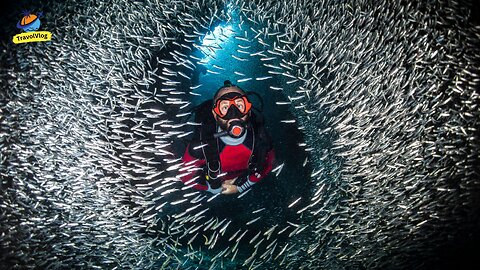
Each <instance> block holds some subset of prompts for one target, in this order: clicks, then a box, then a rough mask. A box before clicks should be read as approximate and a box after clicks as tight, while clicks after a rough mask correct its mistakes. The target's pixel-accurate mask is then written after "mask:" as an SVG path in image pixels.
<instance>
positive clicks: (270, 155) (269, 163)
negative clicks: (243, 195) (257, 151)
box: [249, 148, 275, 183]
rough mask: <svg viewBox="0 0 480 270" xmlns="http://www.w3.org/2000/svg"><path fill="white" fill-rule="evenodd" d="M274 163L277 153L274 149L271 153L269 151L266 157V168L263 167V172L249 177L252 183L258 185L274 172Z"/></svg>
mask: <svg viewBox="0 0 480 270" xmlns="http://www.w3.org/2000/svg"><path fill="white" fill-rule="evenodd" d="M274 161H275V151H274V150H273V148H272V149H271V150H270V151H268V153H267V156H266V157H265V166H264V167H263V170H262V171H261V172H257V173H253V174H251V175H250V177H249V179H250V181H252V182H255V183H257V182H259V181H260V180H262V179H263V178H265V176H267V175H268V173H270V172H271V171H272V168H273V163H274Z"/></svg>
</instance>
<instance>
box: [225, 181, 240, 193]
mask: <svg viewBox="0 0 480 270" xmlns="http://www.w3.org/2000/svg"><path fill="white" fill-rule="evenodd" d="M235 193H238V187H237V186H235V185H231V184H225V183H224V184H222V194H235Z"/></svg>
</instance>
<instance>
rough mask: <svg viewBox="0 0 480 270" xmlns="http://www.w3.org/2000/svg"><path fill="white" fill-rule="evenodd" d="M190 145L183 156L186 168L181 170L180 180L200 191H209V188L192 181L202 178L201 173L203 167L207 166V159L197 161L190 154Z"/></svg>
mask: <svg viewBox="0 0 480 270" xmlns="http://www.w3.org/2000/svg"><path fill="white" fill-rule="evenodd" d="M189 149H190V144H189V145H188V146H187V149H185V154H184V155H183V158H182V161H183V164H184V166H183V167H182V169H180V179H181V180H182V182H183V183H184V184H186V185H188V186H192V187H193V188H195V189H198V190H207V189H208V186H206V185H201V184H198V183H197V180H192V178H194V177H196V176H199V175H200V177H201V171H202V168H203V166H205V163H206V162H205V159H197V158H195V157H193V156H192V155H190V152H189Z"/></svg>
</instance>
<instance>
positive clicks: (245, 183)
mask: <svg viewBox="0 0 480 270" xmlns="http://www.w3.org/2000/svg"><path fill="white" fill-rule="evenodd" d="M255 176H256V177H260V174H259V173H256V174H255ZM239 178H240V177H239ZM237 180H239V181H235V185H237V189H238V192H239V193H242V192H244V191H246V190H248V189H249V188H251V187H252V186H253V185H254V184H255V183H256V182H253V181H251V180H250V177H249V176H248V175H245V176H243V177H242V179H237Z"/></svg>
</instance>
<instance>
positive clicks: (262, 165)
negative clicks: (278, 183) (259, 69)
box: [180, 80, 275, 194]
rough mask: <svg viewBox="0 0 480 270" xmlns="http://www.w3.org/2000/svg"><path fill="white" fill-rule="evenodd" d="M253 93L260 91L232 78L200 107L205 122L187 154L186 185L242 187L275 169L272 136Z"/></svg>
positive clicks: (198, 115) (231, 190)
mask: <svg viewBox="0 0 480 270" xmlns="http://www.w3.org/2000/svg"><path fill="white" fill-rule="evenodd" d="M248 94H255V93H253V92H245V91H243V90H242V89H241V88H240V87H238V86H236V85H233V84H232V83H231V82H230V81H228V80H226V81H225V82H224V85H223V86H222V87H221V88H219V89H218V90H217V92H216V93H215V95H214V97H213V99H210V100H207V101H205V102H203V103H202V104H200V105H199V106H198V107H197V109H196V110H195V122H196V123H201V125H199V126H197V128H196V129H195V131H194V135H193V138H192V140H191V141H190V142H189V143H188V145H187V148H186V150H185V154H184V155H183V158H182V160H183V162H184V165H185V166H184V167H183V168H182V169H181V174H180V177H181V179H182V182H184V183H185V184H186V185H188V186H191V187H193V188H195V189H197V190H206V191H209V192H211V193H214V194H217V193H222V194H235V193H238V192H239V193H242V192H244V191H246V190H248V189H249V188H250V187H252V185H254V184H255V183H257V182H259V181H260V180H261V179H263V178H264V177H265V176H267V174H268V173H269V172H270V171H271V170H272V166H273V162H274V159H275V155H274V150H273V145H272V142H271V138H270V136H269V134H267V132H266V130H265V128H264V124H263V117H262V116H261V114H260V113H258V114H257V113H255V112H253V110H252V109H254V107H253V106H252V103H250V100H249V99H248V97H247V95H248ZM255 109H256V108H255Z"/></svg>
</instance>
